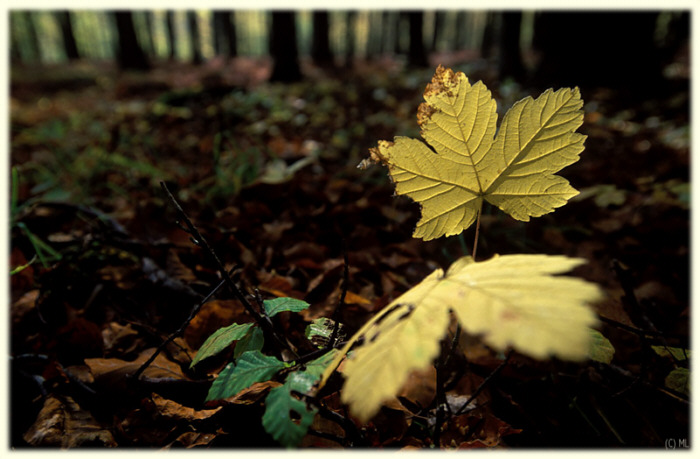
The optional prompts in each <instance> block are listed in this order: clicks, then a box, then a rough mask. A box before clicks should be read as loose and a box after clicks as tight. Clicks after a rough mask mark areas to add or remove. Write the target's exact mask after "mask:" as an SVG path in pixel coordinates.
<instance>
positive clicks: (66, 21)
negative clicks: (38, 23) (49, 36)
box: [55, 10, 80, 61]
mask: <svg viewBox="0 0 700 459" xmlns="http://www.w3.org/2000/svg"><path fill="white" fill-rule="evenodd" d="M55 14H56V19H58V23H59V25H60V26H61V37H62V38H63V49H64V50H65V52H66V57H67V58H68V60H69V61H76V60H78V59H80V54H79V53H78V45H77V44H76V42H75V35H74V34H73V26H72V25H71V22H70V13H69V12H68V11H66V10H62V11H57V12H56V13H55Z"/></svg>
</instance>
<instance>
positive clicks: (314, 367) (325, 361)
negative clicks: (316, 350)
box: [304, 349, 338, 382]
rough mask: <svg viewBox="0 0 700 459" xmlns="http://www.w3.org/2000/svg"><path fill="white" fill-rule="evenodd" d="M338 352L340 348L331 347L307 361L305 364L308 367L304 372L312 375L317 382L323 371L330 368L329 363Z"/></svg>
mask: <svg viewBox="0 0 700 459" xmlns="http://www.w3.org/2000/svg"><path fill="white" fill-rule="evenodd" d="M337 354H338V349H331V350H330V351H329V352H327V353H325V354H323V355H322V356H321V357H319V358H317V359H315V360H312V361H311V362H309V363H307V364H306V365H305V367H306V369H305V370H304V373H306V374H308V375H310V376H312V377H313V382H316V380H317V379H318V378H320V377H321V375H322V374H323V371H324V370H325V369H326V368H328V365H330V363H331V362H332V361H333V359H334V358H335V357H336V355H337Z"/></svg>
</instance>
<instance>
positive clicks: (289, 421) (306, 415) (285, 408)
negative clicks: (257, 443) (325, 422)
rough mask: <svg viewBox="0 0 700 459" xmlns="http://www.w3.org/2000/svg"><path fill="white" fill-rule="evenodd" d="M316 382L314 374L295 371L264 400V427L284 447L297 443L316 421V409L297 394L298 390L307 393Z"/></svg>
mask: <svg viewBox="0 0 700 459" xmlns="http://www.w3.org/2000/svg"><path fill="white" fill-rule="evenodd" d="M314 381H315V378H314V377H313V375H310V374H308V373H305V372H294V373H292V374H290V375H289V376H288V377H287V380H286V381H285V383H284V384H283V385H282V386H280V387H276V388H274V389H272V390H271V391H270V394H269V395H268V396H267V398H266V399H265V414H263V418H262V423H263V427H264V428H265V430H266V431H267V433H269V434H270V435H271V436H272V438H274V439H275V440H276V441H277V442H279V443H280V444H281V445H282V446H284V447H287V448H292V447H295V446H297V445H298V444H299V442H301V440H302V438H304V436H305V435H306V432H307V431H308V430H309V426H311V423H312V422H313V420H314V415H315V414H316V412H317V409H316V408H315V407H310V406H307V404H306V403H305V402H304V401H302V400H299V399H298V398H297V397H296V396H295V395H294V393H295V392H298V393H301V394H306V393H308V392H309V391H310V390H311V387H312V386H313V384H314Z"/></svg>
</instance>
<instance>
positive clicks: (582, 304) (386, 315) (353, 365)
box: [321, 255, 601, 421]
mask: <svg viewBox="0 0 700 459" xmlns="http://www.w3.org/2000/svg"><path fill="white" fill-rule="evenodd" d="M582 263H584V260H582V259H578V258H567V257H564V256H549V255H504V256H500V257H499V256H495V257H493V258H491V259H490V260H487V261H483V262H474V261H473V260H472V258H471V257H464V258H461V259H459V260H457V261H456V262H455V263H454V264H453V265H452V266H451V267H450V269H449V270H448V271H447V273H444V272H443V271H442V270H441V269H438V270H436V271H434V272H433V273H432V274H430V275H429V276H428V277H426V278H425V279H423V281H422V282H421V283H420V284H418V285H416V286H415V287H413V288H412V289H410V290H409V291H407V292H406V293H404V294H403V295H401V296H400V297H399V298H397V299H396V300H394V301H393V302H392V303H391V304H389V305H388V306H387V307H386V308H385V309H383V310H382V311H381V312H379V313H378V314H377V315H376V316H375V317H373V318H372V319H371V320H370V321H369V322H368V323H367V324H365V325H364V326H363V327H362V328H361V329H360V330H359V331H358V332H357V333H356V334H355V335H354V336H353V337H352V338H351V339H350V340H349V341H348V343H347V344H346V345H345V347H344V348H343V349H342V350H341V352H340V353H339V354H338V356H337V357H336V359H335V360H334V361H333V362H332V363H331V364H330V365H329V366H328V368H327V369H326V371H325V373H324V375H323V377H322V380H321V386H322V385H323V384H325V381H326V380H327V379H328V377H330V375H331V374H332V373H333V371H335V369H336V368H337V366H338V365H339V363H340V361H341V360H342V359H343V357H344V356H345V354H347V352H348V351H349V350H350V349H351V348H352V347H353V346H356V345H359V347H357V348H356V349H355V350H354V351H353V352H352V354H351V356H350V358H348V360H347V361H346V363H345V366H344V368H343V375H344V376H345V386H344V387H343V390H342V391H341V399H342V401H343V402H344V403H347V404H348V405H349V406H350V409H351V411H352V412H353V414H355V415H356V416H357V417H358V418H359V419H360V420H362V421H367V420H369V419H370V418H371V417H372V416H373V415H374V414H376V412H377V410H378V409H379V408H380V406H381V404H382V402H384V401H386V400H388V399H390V398H391V397H392V396H394V395H395V394H396V393H398V392H399V390H400V389H401V387H402V385H403V384H404V382H405V381H406V378H407V377H408V375H409V374H410V372H411V371H413V370H417V369H422V368H425V367H426V366H427V365H429V364H430V362H431V361H432V360H433V359H434V358H435V357H437V355H438V354H439V351H440V340H441V339H442V337H443V336H444V335H445V333H446V331H447V326H448V324H449V320H450V312H453V313H454V314H455V316H456V317H457V319H458V320H459V322H460V324H461V325H462V327H463V328H464V330H466V331H467V332H470V333H474V334H479V335H481V336H482V338H483V340H484V341H485V342H486V343H487V344H488V345H489V346H491V347H492V348H493V349H496V350H505V349H506V348H508V347H512V348H514V349H515V350H517V351H519V352H521V353H523V354H526V355H529V356H532V357H535V358H538V359H544V358H547V357H549V356H552V355H553V356H556V357H559V358H561V359H567V360H583V359H586V358H587V357H588V354H589V348H590V339H591V334H590V331H589V327H590V326H591V325H593V324H595V323H596V316H595V314H594V312H593V311H592V310H591V308H590V307H589V306H588V304H589V303H593V302H595V301H597V300H599V299H600V298H601V292H600V289H599V288H598V286H596V285H595V284H592V283H590V282H587V281H584V280H582V279H578V278H573V277H566V276H553V275H554V274H560V273H563V272H566V271H569V270H571V269H573V268H574V267H576V266H578V265H580V264H582Z"/></svg>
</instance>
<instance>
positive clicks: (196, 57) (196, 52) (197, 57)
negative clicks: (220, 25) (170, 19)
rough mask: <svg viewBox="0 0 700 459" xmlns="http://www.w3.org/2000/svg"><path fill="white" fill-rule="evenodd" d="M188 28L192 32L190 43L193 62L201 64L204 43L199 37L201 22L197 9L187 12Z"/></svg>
mask: <svg viewBox="0 0 700 459" xmlns="http://www.w3.org/2000/svg"><path fill="white" fill-rule="evenodd" d="M187 30H188V31H189V34H190V44H191V46H192V63H193V64H194V65H199V64H201V63H202V44H201V41H200V39H199V24H198V22H197V13H196V12H195V11H188V12H187Z"/></svg>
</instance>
